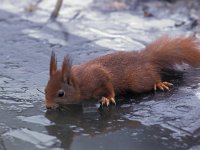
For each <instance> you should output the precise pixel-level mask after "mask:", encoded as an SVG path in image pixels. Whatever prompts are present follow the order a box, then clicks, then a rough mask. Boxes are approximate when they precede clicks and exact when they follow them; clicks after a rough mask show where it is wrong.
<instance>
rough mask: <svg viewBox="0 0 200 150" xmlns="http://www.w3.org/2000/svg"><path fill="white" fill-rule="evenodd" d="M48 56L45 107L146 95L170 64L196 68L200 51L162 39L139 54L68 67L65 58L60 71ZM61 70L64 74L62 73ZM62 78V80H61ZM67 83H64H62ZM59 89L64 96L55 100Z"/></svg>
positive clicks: (191, 42) (184, 41) (187, 41)
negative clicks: (121, 95)
mask: <svg viewBox="0 0 200 150" xmlns="http://www.w3.org/2000/svg"><path fill="white" fill-rule="evenodd" d="M55 60H56V59H55V54H54V53H52V57H51V65H50V80H49V82H48V84H47V87H46V94H45V95H46V106H47V107H57V105H58V104H69V103H77V102H81V101H84V100H88V99H91V98H102V97H105V98H107V99H108V100H111V99H112V98H114V97H115V94H119V93H120V92H123V91H127V90H129V91H132V92H136V93H141V92H146V91H150V90H152V89H153V88H154V85H155V84H156V83H159V82H162V79H161V70H162V69H169V68H172V67H173V65H174V64H181V63H183V62H184V63H187V64H189V65H191V66H194V67H199V66H200V48H199V45H198V43H197V41H196V40H195V39H194V38H191V37H187V38H181V37H179V38H174V39H171V38H169V37H166V36H165V37H162V38H160V39H158V40H157V41H155V42H153V43H151V44H150V45H149V46H147V47H146V49H144V50H143V51H140V52H115V53H112V54H108V55H105V56H101V57H99V58H96V59H94V60H91V61H89V62H87V63H84V64H81V65H75V66H72V67H71V64H70V63H69V62H70V61H69V57H66V58H65V59H64V62H63V66H62V71H60V70H57V69H56V61H55ZM63 70H64V71H63ZM63 78H65V79H63ZM66 81H67V82H66ZM60 89H63V90H64V91H65V96H64V97H63V98H58V97H57V92H58V91H59V90H60Z"/></svg>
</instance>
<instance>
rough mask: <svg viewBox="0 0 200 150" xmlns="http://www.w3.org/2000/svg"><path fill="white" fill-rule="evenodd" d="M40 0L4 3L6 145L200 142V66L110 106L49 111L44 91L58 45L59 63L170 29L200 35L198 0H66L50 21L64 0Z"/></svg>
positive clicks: (1, 80)
mask: <svg viewBox="0 0 200 150" xmlns="http://www.w3.org/2000/svg"><path fill="white" fill-rule="evenodd" d="M37 2H39V1H36V0H29V1H28V0H27V1H26V2H24V1H21V0H2V1H1V5H0V35H1V37H0V117H1V121H0V135H1V136H0V149H1V150H16V149H20V150H27V149H29V150H36V149H51V150H53V149H59V150H60V149H70V150H83V149H85V150H101V149H103V150H111V149H115V150H122V149H126V150H170V149H171V150H175V149H176V150H178V149H181V150H182V149H189V150H199V149H200V75H199V74H200V70H199V69H189V70H188V72H187V73H184V75H183V78H181V79H179V80H177V79H176V80H172V82H173V83H175V86H174V87H173V88H172V89H171V91H170V92H167V93H161V92H157V93H155V94H154V93H149V94H143V95H139V96H138V95H137V96H135V95H129V96H128V97H120V98H118V105H117V107H116V108H114V107H113V108H112V109H111V111H110V112H103V113H101V112H99V111H98V107H99V105H98V104H85V105H84V106H83V107H82V109H81V108H80V107H79V106H76V107H75V106H73V107H72V110H71V111H70V112H65V111H63V112H55V111H50V112H46V109H45V107H44V94H43V91H44V87H45V85H46V83H47V80H48V78H49V77H48V69H49V58H50V54H51V51H52V50H54V51H55V52H56V54H57V55H58V60H59V64H60V61H61V60H62V58H63V56H64V55H65V54H70V55H71V56H72V57H73V59H74V61H73V62H74V64H78V63H81V62H84V61H87V60H89V59H92V58H95V57H98V56H100V55H104V54H107V53H110V52H113V51H116V50H124V51H130V50H140V49H142V48H144V47H145V46H146V45H147V44H148V43H149V42H151V41H152V40H154V39H156V38H157V37H159V36H161V35H163V34H169V35H172V36H174V35H189V34H192V35H195V36H196V37H197V38H200V34H199V33H200V15H199V14H200V12H199V6H200V2H199V1H198V0H191V1H187V0H175V1H170V0H169V1H165V0H160V1H158V0H152V1H150V0H146V1H139V0H138V1H137V0H124V1H114V0H84V1H81V0H73V2H72V1H68V0H65V1H64V4H63V7H62V9H61V12H60V16H59V18H58V19H57V22H51V21H48V18H49V16H50V13H51V12H52V10H53V8H54V5H55V2H56V1H47V0H43V1H41V2H40V3H38V6H37V7H35V6H34V5H35V4H36V3H37ZM33 6H34V7H33ZM33 8H34V9H33ZM32 10H33V12H32Z"/></svg>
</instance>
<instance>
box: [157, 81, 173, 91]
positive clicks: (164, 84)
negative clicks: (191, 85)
mask: <svg viewBox="0 0 200 150" xmlns="http://www.w3.org/2000/svg"><path fill="white" fill-rule="evenodd" d="M172 85H173V84H172V83H169V82H158V83H156V84H154V91H156V90H157V88H158V89H160V90H162V91H165V90H167V91H170V89H169V87H170V86H172Z"/></svg>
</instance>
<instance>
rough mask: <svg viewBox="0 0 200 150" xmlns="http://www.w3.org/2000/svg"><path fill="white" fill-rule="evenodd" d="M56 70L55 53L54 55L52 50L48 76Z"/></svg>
mask: <svg viewBox="0 0 200 150" xmlns="http://www.w3.org/2000/svg"><path fill="white" fill-rule="evenodd" d="M56 71H57V62H56V55H55V53H54V51H52V53H51V60H50V72H49V74H50V76H52V75H53V74H55V73H56Z"/></svg>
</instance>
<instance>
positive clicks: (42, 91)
mask: <svg viewBox="0 0 200 150" xmlns="http://www.w3.org/2000/svg"><path fill="white" fill-rule="evenodd" d="M37 90H38V92H40V93H42V94H44V95H45V93H44V92H43V91H41V90H39V89H37Z"/></svg>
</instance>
